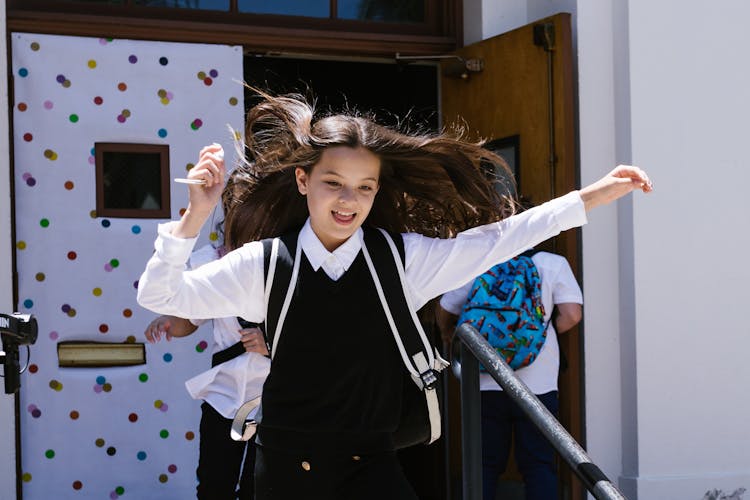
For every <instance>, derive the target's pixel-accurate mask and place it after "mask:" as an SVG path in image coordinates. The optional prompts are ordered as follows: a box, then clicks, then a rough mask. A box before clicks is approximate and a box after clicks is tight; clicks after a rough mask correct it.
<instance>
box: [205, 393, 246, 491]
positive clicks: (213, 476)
mask: <svg viewBox="0 0 750 500" xmlns="http://www.w3.org/2000/svg"><path fill="white" fill-rule="evenodd" d="M201 411H202V415H201V424H200V456H199V458H198V469H197V471H196V473H197V475H198V486H197V488H196V489H197V493H198V498H199V499H200V500H235V499H238V498H239V499H241V500H253V498H254V495H253V489H254V485H253V470H254V469H255V445H254V444H253V443H252V441H247V442H246V441H235V440H233V439H232V438H231V437H230V435H229V431H230V429H231V427H232V421H231V420H230V419H228V418H224V417H223V416H222V415H221V414H220V413H219V412H217V411H216V410H214V409H213V407H211V405H209V404H208V403H203V404H202V405H201ZM243 461H244V465H243ZM240 471H242V477H240ZM238 483H239V484H238ZM238 485H239V491H238V489H237V486H238Z"/></svg>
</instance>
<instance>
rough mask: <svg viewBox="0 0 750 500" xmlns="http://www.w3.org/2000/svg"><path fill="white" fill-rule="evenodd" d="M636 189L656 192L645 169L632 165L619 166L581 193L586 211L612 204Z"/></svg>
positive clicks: (583, 189)
mask: <svg viewBox="0 0 750 500" xmlns="http://www.w3.org/2000/svg"><path fill="white" fill-rule="evenodd" d="M636 189H640V190H641V191H643V192H644V193H650V192H651V191H653V190H654V185H653V183H652V182H651V180H650V179H649V178H648V175H646V172H645V171H643V169H641V168H639V167H635V166H632V165H618V166H617V167H615V169H614V170H612V171H611V172H610V173H608V174H607V175H605V176H604V177H602V178H601V179H599V180H598V181H596V182H594V183H592V184H589V185H588V186H586V187H584V188H582V189H581V190H580V191H579V192H580V194H581V199H582V200H583V203H584V206H585V207H586V210H591V209H592V208H594V207H597V206H599V205H606V204H607V203H611V202H613V201H615V200H617V199H618V198H621V197H623V196H625V195H626V194H628V193H630V192H631V191H635V190H636Z"/></svg>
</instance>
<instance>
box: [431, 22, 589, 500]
mask: <svg viewBox="0 0 750 500" xmlns="http://www.w3.org/2000/svg"><path fill="white" fill-rule="evenodd" d="M546 23H551V24H552V25H553V27H554V36H555V41H554V44H553V46H552V47H551V48H550V50H548V51H547V50H545V48H544V46H539V47H538V48H539V50H540V51H541V50H545V52H547V53H548V54H551V55H552V57H551V58H550V59H551V66H550V68H551V71H552V74H553V76H554V78H553V79H552V81H553V82H554V83H553V85H552V93H551V101H552V108H551V109H552V116H553V118H554V119H553V125H552V127H551V130H550V131H551V132H552V133H553V134H554V138H555V139H554V151H551V152H550V153H549V163H551V164H552V166H553V168H552V169H550V171H549V172H548V173H549V179H548V183H547V185H548V186H549V187H550V188H551V189H549V191H547V192H544V193H541V192H539V188H538V186H537V187H536V188H535V189H536V192H535V193H534V194H535V196H538V199H534V200H533V201H534V202H542V201H547V200H548V199H551V198H553V197H556V196H560V195H563V194H565V193H568V192H570V191H572V190H575V189H577V188H578V187H579V184H580V178H579V167H578V161H579V160H578V155H577V152H576V130H577V129H576V123H577V117H576V113H575V111H576V110H575V89H576V87H575V82H574V74H573V64H572V61H573V54H572V26H571V16H570V14H557V15H555V16H551V17H547V18H543V19H540V20H538V21H535V22H533V23H530V24H528V25H526V26H523V27H520V28H518V29H516V30H512V31H510V32H508V33H504V34H501V35H498V37H503V36H509V35H510V36H514V35H515V36H520V35H521V34H523V36H527V35H526V34H524V31H532V30H533V26H538V25H544V24H546ZM529 36H530V35H529ZM486 42H487V40H483V41H480V42H477V43H476V44H472V45H469V46H466V47H464V48H462V49H459V50H457V51H456V52H455V53H454V54H456V55H458V56H459V57H461V58H462V59H464V60H470V59H475V58H481V57H482V55H483V53H482V50H483V49H481V48H480V47H481V45H482V44H483V43H486ZM529 42H531V37H530V38H529ZM535 45H538V44H535ZM493 62H494V63H495V65H497V64H499V63H498V61H492V60H487V61H484V69H483V70H482V71H483V72H490V71H495V73H496V74H495V75H494V77H496V78H502V75H501V73H500V72H499V71H498V70H497V68H494V69H493V68H492V67H491V66H490V65H492V64H493ZM523 69H524V70H525V69H526V68H523ZM504 70H505V71H513V69H512V68H507V67H506V68H504ZM498 75H500V76H498ZM474 77H475V76H474V75H472V74H468V77H467V78H465V79H464V80H465V81H467V82H470V80H471V79H472V78H474ZM476 77H477V78H481V77H480V76H479V75H477V76H476ZM484 77H486V78H489V76H487V75H485V76H484ZM444 81H445V82H446V85H445V86H446V87H449V88H448V89H447V90H446V91H444V92H443V93H444V94H445V93H446V92H456V90H455V89H456V87H457V86H458V85H460V80H450V81H446V80H444ZM454 81H455V82H459V83H450V82H454ZM547 88H548V86H547ZM473 90H474V94H473V95H472V96H471V97H470V98H471V99H474V102H473V106H474V107H475V108H474V109H475V110H476V107H478V106H479V104H477V101H482V97H481V95H479V96H478V95H477V93H476V89H473ZM466 92H467V93H468V92H470V91H469V90H467V91H466ZM544 98H545V99H546V98H547V97H546V96H545V97H544ZM443 100H445V99H443ZM455 101H456V102H454V103H452V104H451V106H450V107H451V108H452V110H453V109H458V108H460V104H457V103H460V102H461V98H456V99H455ZM534 109H537V108H534ZM546 109H549V106H547V108H546ZM529 112H531V111H529ZM441 114H442V115H443V116H444V115H445V112H444V111H443V110H441ZM491 123H492V121H491V118H486V119H485V120H484V123H483V124H482V126H484V128H487V129H489V128H493V126H492V125H489V124H491ZM446 125H448V124H447V123H446ZM467 125H468V127H469V130H477V129H478V128H479V129H481V128H482V126H479V127H478V126H477V125H476V124H472V123H471V122H470V121H469V122H468V123H467ZM542 127H544V128H545V129H547V122H545V123H544V124H543V125H538V128H542ZM505 132H509V131H508V130H504V131H503V133H501V134H498V136H495V135H491V136H489V137H487V136H485V137H476V138H478V139H487V140H492V139H502V138H503V137H505V136H506V135H504V133H505ZM482 133H487V132H482ZM514 133H517V131H510V132H509V133H508V134H507V136H509V135H513V134H514ZM548 136H549V134H548ZM534 147H539V146H538V145H534ZM527 148H528V146H527ZM522 155H523V146H522ZM537 156H538V155H537ZM523 168H524V165H523V162H522V164H521V169H523ZM552 172H554V173H552ZM537 184H538V183H537ZM527 194H528V193H527ZM540 248H542V249H545V250H549V251H553V252H555V253H558V254H561V255H563V256H565V257H566V258H567V260H568V262H569V263H570V266H571V269H572V270H573V273H574V275H575V276H576V278H577V279H578V281H579V283H582V274H581V261H582V260H581V237H580V230H579V229H574V230H569V231H565V232H563V233H561V234H560V235H558V236H556V237H555V238H553V239H552V240H550V241H548V242H545V243H544V244H542V245H540ZM582 332H583V328H582V326H581V327H576V328H574V329H572V330H571V331H568V332H565V333H564V334H562V335H559V336H558V341H559V343H560V349H561V352H562V353H563V356H564V358H565V359H566V361H567V368H566V369H565V370H564V371H562V373H561V376H560V378H559V392H560V398H559V399H560V409H559V420H560V421H561V422H562V423H563V424H564V425H565V427H566V429H567V430H568V432H570V434H571V435H572V436H573V437H574V439H576V441H578V442H579V443H580V444H581V445H582V446H584V447H585V439H584V437H585V433H584V415H585V412H584V402H585V399H584V392H583V391H584V380H583V369H582V363H583V337H582ZM451 395H452V396H454V397H457V395H458V392H457V387H456V388H455V391H451ZM452 413H456V414H455V415H452V416H451V422H452V424H453V425H452V426H451V448H452V449H454V451H453V452H452V462H455V461H456V460H457V458H458V457H457V456H456V455H457V454H456V450H455V448H456V446H457V445H458V442H457V438H456V434H459V433H460V427H457V426H456V425H455V423H456V422H457V421H460V412H459V411H458V410H457V409H452ZM458 446H459V449H460V445H458ZM459 463H460V460H459ZM558 470H559V477H560V481H561V483H562V484H564V485H565V487H566V489H567V490H569V492H570V498H573V499H581V498H585V495H586V490H585V488H584V487H583V485H582V483H581V482H580V481H579V480H578V478H577V476H576V475H575V474H574V473H573V472H572V471H571V470H570V468H569V467H568V466H567V464H565V463H564V462H562V463H561V464H560V467H559V469H558ZM455 473H456V471H454V474H455Z"/></svg>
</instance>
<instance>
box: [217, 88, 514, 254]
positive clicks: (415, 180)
mask: <svg viewBox="0 0 750 500" xmlns="http://www.w3.org/2000/svg"><path fill="white" fill-rule="evenodd" d="M252 90H253V91H255V92H256V93H257V94H258V97H259V98H260V102H259V103H258V104H256V105H254V106H253V107H252V108H250V110H249V111H248V113H247V120H246V125H245V142H244V143H241V142H238V143H237V148H238V150H239V151H238V152H239V153H241V154H240V157H241V158H242V160H241V163H240V165H238V166H237V167H236V169H240V170H241V171H242V172H243V173H244V176H243V182H242V184H244V185H245V186H246V187H247V189H245V190H244V192H242V193H241V194H239V195H237V196H236V197H234V200H233V203H232V209H231V210H229V211H228V214H227V215H226V221H225V230H226V235H225V244H226V245H227V247H228V248H229V249H232V248H237V247H238V246H241V245H242V244H244V243H245V242H248V241H253V240H259V239H263V238H267V237H273V236H279V235H281V234H283V233H285V232H286V231H289V230H291V229H295V228H299V227H301V226H302V224H304V222H305V220H306V219H307V217H308V209H307V203H306V200H305V197H304V196H302V195H301V194H300V193H299V191H298V190H297V183H296V179H295V175H294V169H295V167H300V168H303V169H304V170H305V171H306V172H308V173H309V172H310V171H311V170H312V168H313V167H314V166H315V165H316V164H317V163H318V161H319V160H320V158H321V155H322V153H323V151H324V150H325V149H326V148H330V147H333V146H348V147H352V148H356V147H363V148H366V149H368V150H369V151H371V152H372V153H374V154H375V155H376V156H378V157H379V158H380V161H381V169H380V170H381V171H380V189H379V191H378V194H377V195H376V197H375V202H374V204H373V207H372V210H371V211H370V214H369V216H368V218H367V222H366V223H367V224H370V225H372V226H377V227H382V228H384V229H387V230H389V231H393V232H399V233H403V232H417V233H421V234H424V235H426V236H439V237H451V236H454V235H455V234H456V233H457V232H459V231H462V230H464V229H468V228H470V227H473V226H477V225H480V224H485V223H488V222H492V221H497V220H500V219H502V218H504V217H506V216H508V215H510V214H511V213H512V212H513V206H514V205H513V202H512V200H511V199H510V198H509V197H505V196H501V195H500V194H498V190H496V189H495V186H494V184H495V182H497V180H496V179H493V178H490V175H491V174H488V170H487V169H485V168H483V167H482V165H491V166H499V167H500V168H501V169H504V170H505V171H507V170H508V167H507V165H506V164H505V162H504V161H503V159H502V158H500V157H499V156H498V155H496V154H494V153H493V152H491V151H490V150H488V149H485V148H483V147H482V143H481V142H476V143H475V142H469V141H466V140H464V139H463V135H464V134H463V131H461V130H454V131H452V132H442V133H432V134H430V133H417V134H409V133H407V132H401V131H398V130H396V129H394V128H390V127H386V126H383V125H379V124H378V123H376V122H375V120H374V119H372V118H370V117H366V116H363V115H361V114H360V113H357V112H352V113H350V114H327V115H323V116H317V115H316V111H315V108H314V105H313V104H311V103H310V102H308V100H307V99H306V98H305V97H304V96H302V95H299V94H286V95H278V96H274V95H270V94H268V93H266V92H263V91H261V90H258V89H252Z"/></svg>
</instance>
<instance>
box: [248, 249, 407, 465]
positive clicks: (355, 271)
mask: <svg viewBox="0 0 750 500" xmlns="http://www.w3.org/2000/svg"><path fill="white" fill-rule="evenodd" d="M404 371H405V368H404V366H403V362H402V361H401V357H400V355H399V352H398V348H397V347H396V343H395V342H394V339H393V334H392V333H391V331H390V328H389V327H388V323H387V320H386V317H385V313H384V311H383V307H382V305H381V303H380V301H379V299H378V296H377V292H376V290H375V285H374V283H373V280H372V276H371V275H370V272H369V270H368V268H367V264H366V262H365V260H364V257H363V256H362V252H361V251H360V253H359V254H358V255H357V257H356V258H355V260H354V262H353V263H352V265H351V267H350V268H349V269H348V270H347V272H346V273H344V275H343V276H342V277H341V278H340V279H339V280H338V281H333V280H331V279H330V278H329V277H328V275H326V273H325V271H323V269H319V270H318V272H314V271H313V269H312V267H311V265H310V263H309V261H308V260H307V257H305V255H304V252H303V253H302V260H301V262H300V268H299V276H298V281H297V285H296V287H295V292H294V296H293V298H292V301H291V304H290V307H289V311H288V313H287V317H286V320H285V321H284V326H283V330H282V332H281V338H280V339H279V342H278V345H277V349H276V353H275V355H274V359H273V362H272V364H271V372H270V374H269V376H268V378H267V379H266V383H265V385H264V386H263V417H262V423H261V425H260V428H259V431H258V433H259V438H260V442H261V443H262V444H263V445H264V446H271V447H281V448H285V449H288V450H296V451H307V450H330V451H341V452H361V453H365V452H367V451H382V450H384V449H389V448H390V447H391V446H392V445H391V444H390V439H391V438H390V436H391V434H392V433H393V432H394V430H395V429H396V427H397V425H398V422H399V415H400V409H401V399H402V390H403V383H404V380H405V378H404Z"/></svg>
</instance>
